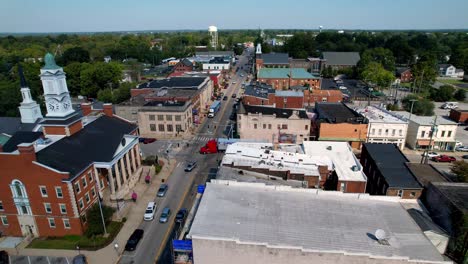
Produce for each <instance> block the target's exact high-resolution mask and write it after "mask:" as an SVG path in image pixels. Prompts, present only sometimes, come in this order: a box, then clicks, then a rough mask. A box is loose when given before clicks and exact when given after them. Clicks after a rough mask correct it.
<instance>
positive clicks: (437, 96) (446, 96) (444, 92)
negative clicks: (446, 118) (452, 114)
mask: <svg viewBox="0 0 468 264" xmlns="http://www.w3.org/2000/svg"><path fill="white" fill-rule="evenodd" d="M454 91H455V88H453V87H452V86H451V85H442V86H441V87H439V89H436V88H433V89H431V91H430V92H431V94H430V96H431V99H432V100H434V101H436V102H446V101H450V99H452V97H453V93H454Z"/></svg>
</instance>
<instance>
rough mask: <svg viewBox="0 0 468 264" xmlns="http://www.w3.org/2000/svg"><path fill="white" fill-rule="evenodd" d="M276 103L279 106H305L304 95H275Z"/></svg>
mask: <svg viewBox="0 0 468 264" xmlns="http://www.w3.org/2000/svg"><path fill="white" fill-rule="evenodd" d="M285 101H286V103H285ZM275 104H276V107H277V108H303V107H304V97H302V96H301V97H291V96H288V97H283V96H275Z"/></svg>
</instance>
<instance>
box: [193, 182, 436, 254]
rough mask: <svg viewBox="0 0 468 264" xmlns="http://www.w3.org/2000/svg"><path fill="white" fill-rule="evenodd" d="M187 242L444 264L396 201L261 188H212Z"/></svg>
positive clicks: (221, 184)
mask: <svg viewBox="0 0 468 264" xmlns="http://www.w3.org/2000/svg"><path fill="white" fill-rule="evenodd" d="M377 229H383V230H384V231H385V232H386V233H387V234H388V236H389V238H388V242H389V245H382V244H380V243H379V242H378V241H376V240H375V239H374V238H373V234H374V233H375V231H376V230H377ZM188 237H189V238H191V239H192V240H193V241H196V240H199V239H209V240H223V241H232V242H235V243H241V244H247V245H256V246H265V247H275V248H279V249H281V248H284V249H291V248H295V249H298V250H302V251H315V252H320V253H325V254H326V253H332V254H342V255H343V254H344V255H346V254H352V255H362V256H368V257H376V258H383V259H392V260H397V259H399V260H404V261H407V260H408V259H409V260H413V261H416V260H426V261H434V262H438V263H443V258H442V256H441V255H440V254H439V253H438V251H437V249H436V248H435V247H434V246H433V245H432V244H431V242H430V241H429V240H428V239H427V238H426V237H425V236H424V234H423V233H422V232H421V229H420V228H419V227H418V226H417V225H416V223H415V222H414V221H413V220H412V219H411V217H410V216H409V215H408V213H407V212H406V210H405V209H404V208H403V207H402V206H401V205H400V203H399V202H398V200H397V199H393V197H372V196H369V195H366V194H343V193H340V192H327V191H321V190H314V189H295V188H290V187H286V186H265V185H264V184H259V183H236V182H227V181H219V180H214V181H213V183H207V185H206V189H205V192H204V194H203V198H202V200H201V203H200V205H199V208H198V211H197V214H196V216H195V219H194V222H193V224H192V227H191V230H190V233H189V235H188ZM260 250H261V249H260ZM194 254H197V252H196V251H195V252H194Z"/></svg>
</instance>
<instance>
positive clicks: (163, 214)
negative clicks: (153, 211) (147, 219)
mask: <svg viewBox="0 0 468 264" xmlns="http://www.w3.org/2000/svg"><path fill="white" fill-rule="evenodd" d="M170 216H171V209H169V207H164V209H163V210H162V212H161V216H160V217H159V222H160V223H166V222H167V220H169V217H170Z"/></svg>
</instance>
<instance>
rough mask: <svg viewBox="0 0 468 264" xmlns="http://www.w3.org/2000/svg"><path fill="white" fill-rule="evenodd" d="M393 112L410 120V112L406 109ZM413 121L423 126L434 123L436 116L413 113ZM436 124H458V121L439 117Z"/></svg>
mask: <svg viewBox="0 0 468 264" xmlns="http://www.w3.org/2000/svg"><path fill="white" fill-rule="evenodd" d="M392 113H395V114H396V115H397V116H400V117H402V118H404V119H406V120H408V118H409V116H410V113H409V112H406V111H393V112H392ZM411 121H413V122H415V123H416V124H419V125H421V126H432V124H433V123H434V116H418V115H415V114H412V115H411ZM436 124H437V125H457V122H454V121H452V120H448V119H446V118H443V117H438V118H437V121H436Z"/></svg>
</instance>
